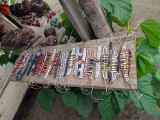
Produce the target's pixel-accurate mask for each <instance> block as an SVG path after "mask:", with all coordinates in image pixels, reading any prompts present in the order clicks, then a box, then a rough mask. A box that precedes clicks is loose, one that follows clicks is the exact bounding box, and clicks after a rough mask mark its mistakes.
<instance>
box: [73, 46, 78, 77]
mask: <svg viewBox="0 0 160 120" xmlns="http://www.w3.org/2000/svg"><path fill="white" fill-rule="evenodd" d="M78 57H79V47H77V48H76V56H75V63H74V75H77V73H78Z"/></svg>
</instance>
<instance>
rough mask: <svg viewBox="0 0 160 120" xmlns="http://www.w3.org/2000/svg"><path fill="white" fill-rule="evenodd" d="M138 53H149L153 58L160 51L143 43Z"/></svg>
mask: <svg viewBox="0 0 160 120" xmlns="http://www.w3.org/2000/svg"><path fill="white" fill-rule="evenodd" d="M137 52H138V53H148V54H150V55H151V56H154V55H156V54H158V50H157V49H156V48H154V47H152V46H151V45H149V44H145V43H142V44H141V45H140V46H139V47H138V49H137Z"/></svg>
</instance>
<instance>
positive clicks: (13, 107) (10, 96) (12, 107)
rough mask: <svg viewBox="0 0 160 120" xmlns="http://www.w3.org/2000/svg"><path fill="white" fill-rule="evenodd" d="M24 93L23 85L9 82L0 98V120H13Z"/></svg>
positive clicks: (25, 89)
mask: <svg viewBox="0 0 160 120" xmlns="http://www.w3.org/2000/svg"><path fill="white" fill-rule="evenodd" d="M26 91H27V87H26V86H25V84H24V83H19V82H14V81H10V82H9V84H8V85H7V87H6V89H5V91H4V93H3V95H2V96H1V97H0V106H1V107H0V120H13V118H14V116H15V114H16V112H17V110H18V108H19V105H20V103H21V101H22V99H23V97H24V95H25V93H26Z"/></svg>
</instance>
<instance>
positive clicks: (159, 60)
mask: <svg viewBox="0 0 160 120" xmlns="http://www.w3.org/2000/svg"><path fill="white" fill-rule="evenodd" d="M153 60H154V62H155V63H158V64H160V53H159V54H156V55H155V56H154V57H153Z"/></svg>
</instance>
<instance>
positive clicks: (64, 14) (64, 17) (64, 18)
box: [60, 12, 68, 20]
mask: <svg viewBox="0 0 160 120" xmlns="http://www.w3.org/2000/svg"><path fill="white" fill-rule="evenodd" d="M60 17H61V18H62V19H63V20H66V19H68V17H67V15H66V13H65V12H63V13H61V14H60Z"/></svg>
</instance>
